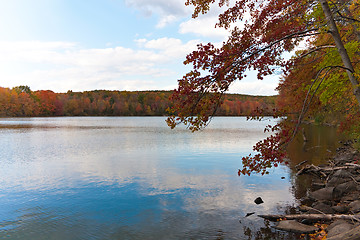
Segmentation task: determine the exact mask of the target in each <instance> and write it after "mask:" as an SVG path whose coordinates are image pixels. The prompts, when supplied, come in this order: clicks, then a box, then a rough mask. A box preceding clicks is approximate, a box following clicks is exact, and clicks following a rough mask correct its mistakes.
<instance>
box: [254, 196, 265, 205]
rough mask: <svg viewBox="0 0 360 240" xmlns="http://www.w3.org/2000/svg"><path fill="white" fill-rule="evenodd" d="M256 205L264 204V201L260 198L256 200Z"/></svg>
mask: <svg viewBox="0 0 360 240" xmlns="http://www.w3.org/2000/svg"><path fill="white" fill-rule="evenodd" d="M254 203H256V204H261V203H264V201H263V200H262V199H261V197H258V198H256V199H255V200H254Z"/></svg>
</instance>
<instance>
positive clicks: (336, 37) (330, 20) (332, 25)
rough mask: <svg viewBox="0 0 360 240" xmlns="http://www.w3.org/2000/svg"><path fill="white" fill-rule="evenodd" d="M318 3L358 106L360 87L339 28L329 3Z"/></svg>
mask: <svg viewBox="0 0 360 240" xmlns="http://www.w3.org/2000/svg"><path fill="white" fill-rule="evenodd" d="M320 3H321V6H322V9H323V12H324V14H325V17H326V20H327V24H328V27H329V29H330V33H331V35H332V37H333V39H334V41H335V44H336V48H337V49H338V51H339V54H340V57H341V60H342V62H343V64H344V67H345V68H346V72H347V75H348V77H349V80H350V82H351V84H352V86H353V94H354V95H355V97H356V100H357V102H358V105H359V107H360V88H359V82H358V80H357V79H356V77H355V75H354V73H355V71H354V68H353V65H352V63H351V61H350V57H349V55H348V53H347V51H346V49H345V47H344V44H343V42H342V41H341V36H340V33H339V30H338V28H337V26H336V23H335V21H334V17H333V15H332V13H331V10H330V7H329V4H328V2H327V0H320Z"/></svg>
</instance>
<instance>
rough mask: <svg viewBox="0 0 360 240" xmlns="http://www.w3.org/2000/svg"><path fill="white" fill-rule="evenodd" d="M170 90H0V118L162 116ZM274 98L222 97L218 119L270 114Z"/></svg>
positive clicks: (165, 113)
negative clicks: (261, 113) (221, 117)
mask: <svg viewBox="0 0 360 240" xmlns="http://www.w3.org/2000/svg"><path fill="white" fill-rule="evenodd" d="M171 93H172V91H133V92H131V91H108V90H94V91H85V92H72V91H68V92H67V93H54V92H53V91H50V90H40V91H32V90H31V89H30V88H29V87H28V86H18V87H14V88H12V89H10V88H3V87H0V117H48V116H165V115H168V113H167V109H168V107H171V106H172V103H171V102H170V100H169V96H170V95H171ZM275 101H276V96H250V95H242V94H225V96H224V101H223V104H222V105H221V106H220V107H219V109H218V110H217V112H216V115H218V116H248V115H251V113H253V112H254V111H256V110H257V109H261V110H262V111H264V112H265V113H268V115H271V114H272V112H273V109H274V108H275Z"/></svg>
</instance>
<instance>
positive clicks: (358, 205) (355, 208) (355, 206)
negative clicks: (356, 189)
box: [349, 200, 360, 213]
mask: <svg viewBox="0 0 360 240" xmlns="http://www.w3.org/2000/svg"><path fill="white" fill-rule="evenodd" d="M349 207H350V210H351V211H352V212H353V213H358V212H360V200H356V201H353V202H351V203H350V204H349Z"/></svg>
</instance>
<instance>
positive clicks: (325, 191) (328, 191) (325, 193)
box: [309, 187, 334, 201]
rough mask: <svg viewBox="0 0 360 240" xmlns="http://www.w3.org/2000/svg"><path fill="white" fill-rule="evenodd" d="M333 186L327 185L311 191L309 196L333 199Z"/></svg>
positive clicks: (318, 198)
mask: <svg viewBox="0 0 360 240" xmlns="http://www.w3.org/2000/svg"><path fill="white" fill-rule="evenodd" d="M333 190H334V188H333V187H325V188H321V189H319V190H316V191H314V192H310V193H309V197H310V198H312V199H315V200H318V201H321V200H325V201H326V200H332V192H333Z"/></svg>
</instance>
